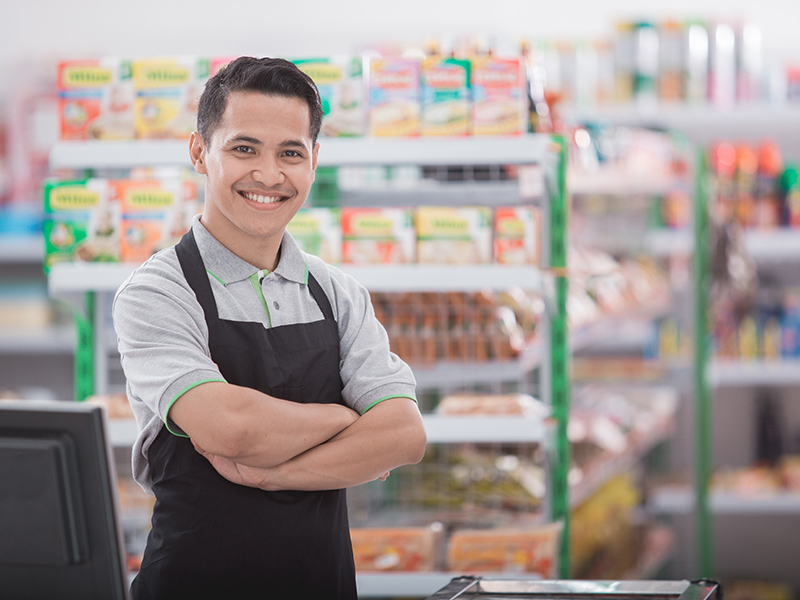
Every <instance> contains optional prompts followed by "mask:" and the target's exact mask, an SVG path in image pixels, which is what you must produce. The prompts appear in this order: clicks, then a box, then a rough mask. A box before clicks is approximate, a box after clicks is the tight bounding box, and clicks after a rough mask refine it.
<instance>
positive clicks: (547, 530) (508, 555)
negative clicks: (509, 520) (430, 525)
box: [447, 522, 562, 579]
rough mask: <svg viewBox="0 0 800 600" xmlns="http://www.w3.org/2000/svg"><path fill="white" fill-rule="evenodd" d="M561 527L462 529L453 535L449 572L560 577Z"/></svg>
mask: <svg viewBox="0 0 800 600" xmlns="http://www.w3.org/2000/svg"><path fill="white" fill-rule="evenodd" d="M561 530H562V525H561V523H560V522H557V523H548V524H545V525H540V526H538V527H526V528H520V529H463V530H460V531H456V532H455V533H453V535H452V536H450V541H449V544H448V548H447V569H448V570H449V571H457V572H459V573H508V572H511V573H536V574H538V575H540V576H541V577H542V578H543V579H555V578H556V577H557V576H558V551H559V546H560V544H559V540H560V537H561Z"/></svg>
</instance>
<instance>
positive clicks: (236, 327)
mask: <svg viewBox="0 0 800 600" xmlns="http://www.w3.org/2000/svg"><path fill="white" fill-rule="evenodd" d="M321 121H322V109H321V105H320V100H319V94H318V92H317V89H316V87H315V86H314V84H313V82H312V81H311V80H310V79H309V78H308V77H307V76H306V75H305V74H303V73H302V72H301V71H300V70H299V69H297V68H296V67H295V66H294V65H293V64H292V63H290V62H288V61H285V60H281V59H273V58H261V59H256V58H250V57H243V58H239V59H237V60H235V61H233V62H232V63H231V64H230V65H229V66H228V67H226V68H225V69H223V70H222V71H221V72H220V73H219V74H218V75H216V76H215V77H213V78H212V79H211V80H210V81H209V82H208V84H207V86H206V89H205V91H204V92H203V95H202V97H201V100H200V105H199V109H198V117H197V131H196V132H195V133H194V134H192V136H191V140H190V142H189V152H190V156H191V160H192V163H193V165H194V167H195V169H196V170H197V172H198V173H200V174H202V175H204V177H205V182H206V187H205V207H204V211H203V213H202V215H200V216H199V217H196V218H195V220H194V222H193V224H192V227H191V230H190V231H189V232H188V233H187V234H186V236H184V238H183V239H182V240H181V242H180V243H179V244H178V245H177V246H175V247H172V248H168V249H166V250H163V251H162V252H160V253H158V254H156V255H155V256H153V257H152V258H151V259H150V260H148V261H147V262H146V263H145V264H144V265H142V266H141V267H140V268H138V269H137V270H136V271H135V272H134V273H133V274H132V275H131V277H130V278H129V279H128V280H127V281H126V282H125V283H124V284H123V286H122V287H121V288H120V289H119V291H118V292H117V295H116V297H115V300H114V309H113V315H114V325H115V328H116V330H117V336H118V340H119V350H120V355H121V360H122V366H123V369H124V371H125V375H126V378H127V393H128V398H129V400H130V403H131V405H132V407H133V410H134V414H135V415H136V419H137V422H138V425H139V430H140V432H139V437H138V439H137V441H136V443H135V445H134V448H133V460H132V463H133V472H134V477H135V479H136V480H137V481H138V482H139V484H140V485H141V486H142V487H143V488H145V489H146V490H148V491H152V492H153V493H154V494H155V496H156V502H155V507H154V510H153V519H152V531H151V533H150V535H149V537H148V540H147V546H146V549H145V554H144V558H143V562H142V568H141V570H140V572H139V574H138V575H137V577H136V579H135V580H134V583H133V595H134V598H136V599H137V600H138V599H145V598H146V599H148V600H152V599H159V598H169V599H173V600H174V599H178V598H194V599H197V598H216V599H219V598H237V599H242V598H315V599H326V598H348V599H355V598H356V586H355V572H354V567H353V556H352V548H351V546H350V536H349V527H348V522H347V506H346V500H345V488H347V487H350V486H353V485H358V484H360V483H364V482H367V481H371V480H374V479H378V478H385V476H386V474H387V473H388V472H389V471H391V470H392V469H394V468H396V467H398V466H401V465H405V464H411V463H415V462H418V461H419V460H421V458H422V455H423V453H424V448H425V442H426V440H425V432H424V429H423V426H422V419H421V417H420V414H419V410H418V408H417V405H416V400H415V396H414V393H415V382H414V377H413V374H412V373H411V370H410V369H409V368H408V366H407V365H406V364H404V363H403V362H402V361H401V360H400V359H399V358H398V357H397V356H396V355H394V354H393V353H392V352H391V351H390V349H389V342H388V338H387V336H386V332H385V330H384V329H383V327H382V326H381V325H380V323H379V322H378V321H377V320H376V318H375V315H374V312H373V309H372V305H371V303H370V300H369V294H368V292H367V291H366V290H365V289H364V288H363V287H362V286H361V285H359V284H358V283H357V282H356V281H355V280H353V279H352V278H351V277H349V276H347V275H345V274H343V273H342V272H341V271H339V270H338V269H335V268H333V267H330V266H328V265H326V264H325V263H324V262H322V261H321V260H320V259H319V258H317V257H315V256H312V255H308V254H305V253H303V252H302V251H301V250H300V249H299V247H298V246H297V244H296V243H295V242H294V240H293V239H292V238H291V236H290V235H289V234H288V233H286V231H285V228H286V225H287V223H288V222H289V221H290V220H291V219H292V217H293V216H294V215H295V213H296V212H297V211H298V210H299V209H300V207H301V206H302V205H303V203H304V202H305V200H306V198H307V196H308V193H309V190H310V188H311V185H312V183H313V181H314V171H315V169H316V165H317V154H318V152H319V148H320V146H319V144H318V143H317V135H318V133H319V130H320V125H321Z"/></svg>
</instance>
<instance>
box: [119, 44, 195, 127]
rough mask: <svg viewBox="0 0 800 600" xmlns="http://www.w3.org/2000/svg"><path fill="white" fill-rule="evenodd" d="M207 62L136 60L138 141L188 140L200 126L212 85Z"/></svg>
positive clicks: (160, 59)
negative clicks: (201, 110)
mask: <svg viewBox="0 0 800 600" xmlns="http://www.w3.org/2000/svg"><path fill="white" fill-rule="evenodd" d="M209 73H210V61H209V60H208V59H207V58H196V57H171V58H153V59H143V60H136V61H134V62H133V80H134V83H135V85H136V106H135V115H136V137H138V138H148V139H149V138H188V137H189V135H190V134H191V133H192V131H194V130H195V127H196V124H197V105H198V102H199V101H200V95H201V94H202V93H203V86H205V84H206V81H208V78H209Z"/></svg>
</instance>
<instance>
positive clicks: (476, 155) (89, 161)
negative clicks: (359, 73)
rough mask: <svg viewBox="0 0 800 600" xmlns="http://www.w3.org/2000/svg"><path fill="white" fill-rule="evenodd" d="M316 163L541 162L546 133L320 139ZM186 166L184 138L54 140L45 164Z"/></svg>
mask: <svg viewBox="0 0 800 600" xmlns="http://www.w3.org/2000/svg"><path fill="white" fill-rule="evenodd" d="M319 143H320V150H319V162H318V165H319V166H345V165H369V164H382V165H406V164H409V165H412V164H413V165H470V164H473V165H478V164H525V163H541V162H542V158H543V157H544V156H545V153H546V152H547V150H548V148H549V147H550V145H551V144H552V140H551V138H550V136H546V135H523V136H514V137H490V136H487V137H465V138H366V137H365V138H341V139H340V138H320V139H319ZM148 165H150V166H190V162H189V143H188V141H186V140H136V141H126V142H59V143H57V144H55V145H54V146H53V148H52V150H51V151H50V167H51V168H53V169H60V168H71V169H81V168H93V169H103V168H106V169H123V168H128V167H131V166H148Z"/></svg>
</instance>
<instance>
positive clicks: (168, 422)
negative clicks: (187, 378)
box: [164, 379, 225, 438]
mask: <svg viewBox="0 0 800 600" xmlns="http://www.w3.org/2000/svg"><path fill="white" fill-rule="evenodd" d="M212 381H220V382H222V383H225V380H224V379H201V380H200V381H197V382H195V383H193V384H192V385H190V386H188V387H185V388H184V389H182V390H181V391H180V392H178V393H177V394H175V397H174V398H173V399H172V402H170V403H169V406H168V407H167V416H166V418H165V419H164V426H165V427H166V428H167V431H169V432H170V433H171V434H172V435H177V436H178V437H185V438H188V437H189V436H188V435H186V434H185V433H183V431H181V428H180V427H178V426H177V425H176V424H175V423H173V422H172V420H170V418H169V411H170V409H171V408H172V405H173V404H175V402H176V401H177V400H178V398H180V397H181V396H183V395H184V394H185V393H186V392H188V391H189V390H191V389H192V388H196V387H197V386H198V385H202V384H204V383H210V382H212ZM170 425H171V426H170ZM173 429H174V431H173Z"/></svg>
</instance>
